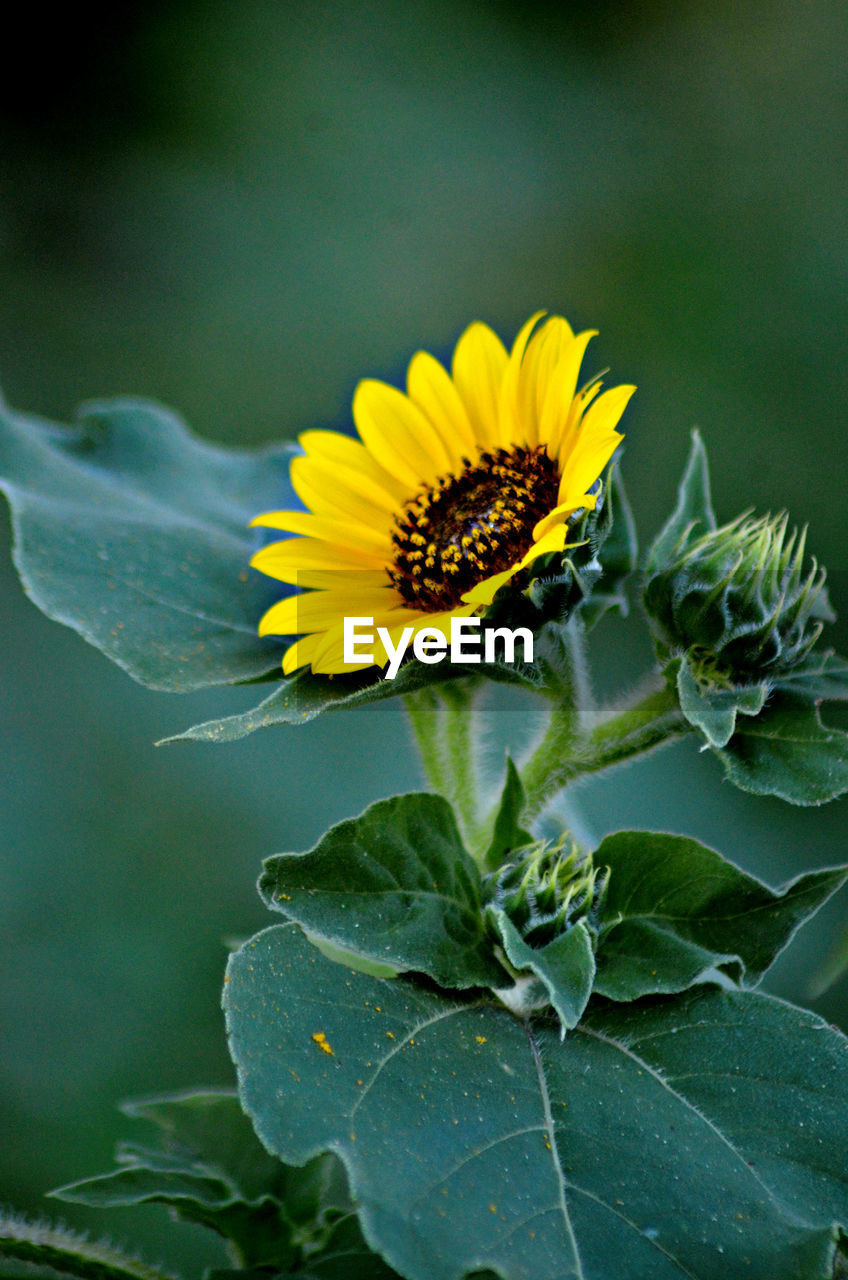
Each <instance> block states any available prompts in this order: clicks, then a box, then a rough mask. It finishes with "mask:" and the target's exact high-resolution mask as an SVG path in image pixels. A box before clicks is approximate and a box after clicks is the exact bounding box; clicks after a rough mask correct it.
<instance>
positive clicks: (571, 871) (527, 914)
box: [485, 836, 606, 946]
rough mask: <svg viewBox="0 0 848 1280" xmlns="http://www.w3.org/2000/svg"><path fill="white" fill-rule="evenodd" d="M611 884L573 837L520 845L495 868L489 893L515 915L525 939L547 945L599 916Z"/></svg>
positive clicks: (501, 907)
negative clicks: (600, 907) (608, 885)
mask: <svg viewBox="0 0 848 1280" xmlns="http://www.w3.org/2000/svg"><path fill="white" fill-rule="evenodd" d="M605 884H606V879H605V874H604V872H603V870H602V871H601V874H600V876H599V875H598V869H597V868H596V867H595V866H593V864H592V858H591V855H589V856H587V857H585V858H584V857H582V856H581V854H580V852H579V850H578V849H577V846H576V845H575V844H574V842H573V841H572V840H570V839H569V838H568V837H567V836H563V837H562V838H561V839H560V840H558V841H557V842H556V843H555V844H553V845H551V844H549V843H547V842H543V843H541V844H536V845H531V846H530V847H529V848H526V849H520V850H518V852H517V855H516V856H515V858H514V859H512V860H511V861H509V862H505V863H504V864H503V866H502V867H501V868H500V869H499V870H498V871H496V872H492V873H491V874H490V875H489V876H488V877H487V881H486V884H485V891H486V893H487V897H488V899H489V901H490V902H491V904H492V906H493V907H495V908H496V909H498V910H500V911H503V912H504V914H505V915H507V916H508V917H509V919H510V920H511V921H512V923H513V924H514V925H515V927H516V928H517V929H518V932H519V933H520V934H521V936H522V938H523V939H524V941H525V942H528V943H530V944H531V945H532V946H542V945H544V944H545V943H547V942H553V940H554V938H556V937H558V936H559V935H560V934H561V933H565V931H566V930H567V929H568V928H570V926H571V925H573V924H576V923H577V921H578V920H581V919H586V920H587V921H588V922H590V923H591V922H592V921H593V920H594V919H596V917H597V914H598V909H599V906H600V901H601V900H602V898H603V893H604V888H605Z"/></svg>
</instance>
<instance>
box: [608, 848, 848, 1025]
mask: <svg viewBox="0 0 848 1280" xmlns="http://www.w3.org/2000/svg"><path fill="white" fill-rule="evenodd" d="M594 861H595V863H596V865H597V866H598V867H603V866H607V867H609V872H610V874H609V879H608V881H607V887H606V895H605V897H604V901H603V908H602V917H601V929H600V936H599V939H598V946H597V956H596V960H597V976H596V979H595V990H596V991H598V992H600V993H601V994H602V995H605V996H609V997H610V998H611V999H613V1000H635V999H638V997H640V996H643V995H648V994H654V993H659V992H674V991H683V990H685V989H686V988H687V987H689V986H691V985H692V984H693V983H695V982H697V981H699V979H701V978H702V977H703V976H704V974H706V973H708V972H709V971H710V970H711V969H713V968H719V969H722V970H723V971H724V972H725V973H727V974H728V975H729V976H730V977H732V978H733V979H734V980H735V981H737V982H745V983H746V984H749V985H753V984H755V983H757V982H758V981H759V980H760V978H761V977H762V975H763V973H764V972H765V971H766V969H767V968H768V966H769V965H770V964H771V963H772V961H773V960H774V959H775V957H776V956H777V955H778V954H779V952H780V951H782V950H783V948H784V947H785V946H786V944H787V943H788V942H789V940H790V938H791V937H792V935H793V934H794V932H795V930H796V929H797V928H798V927H799V926H800V925H801V924H802V923H803V922H804V921H805V920H806V919H807V918H808V917H809V916H811V915H812V914H813V913H814V912H815V911H817V910H818V909H819V907H820V906H821V905H822V903H824V902H826V901H827V899H828V898H829V897H830V895H831V894H832V893H835V892H836V890H837V889H838V888H839V887H840V885H842V884H844V882H845V880H846V878H847V877H848V868H845V867H835V868H832V869H829V870H825V871H809V872H806V873H805V874H803V875H799V876H797V877H796V878H795V879H794V880H791V881H790V882H789V883H788V884H786V885H784V886H783V887H782V888H781V889H777V890H774V889H770V888H769V887H768V886H767V885H765V884H763V883H762V882H761V881H760V880H757V879H755V877H754V876H751V875H748V874H747V873H746V872H744V871H741V870H740V869H739V868H738V867H735V866H734V865H733V863H732V862H728V861H727V859H726V858H723V857H722V856H721V854H719V853H716V852H715V850H713V849H708V848H706V846H704V845H702V844H699V843H698V841H697V840H691V839H689V838H688V837H687V836H675V835H665V834H663V833H660V832H655V831H618V832H616V833H615V834H614V835H611V836H607V837H606V839H605V840H603V841H602V842H601V844H600V846H599V848H598V849H597V851H596V853H595V854H594Z"/></svg>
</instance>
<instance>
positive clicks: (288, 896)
mask: <svg viewBox="0 0 848 1280" xmlns="http://www.w3.org/2000/svg"><path fill="white" fill-rule="evenodd" d="M277 897H278V898H279V899H280V901H281V902H291V894H290V893H282V892H280V893H278V894H277Z"/></svg>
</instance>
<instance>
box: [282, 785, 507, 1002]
mask: <svg viewBox="0 0 848 1280" xmlns="http://www.w3.org/2000/svg"><path fill="white" fill-rule="evenodd" d="M259 887H260V891H261V893H262V895H263V897H264V898H265V901H266V902H267V904H268V906H269V907H273V908H274V909H275V910H277V911H280V912H282V913H283V915H285V916H288V917H289V918H290V919H292V920H296V921H297V922H298V923H299V924H301V925H303V926H304V928H305V929H307V930H308V931H309V932H310V933H311V934H315V935H317V936H318V937H320V938H322V939H326V940H327V941H328V942H331V943H333V944H334V945H335V946H338V947H343V948H347V949H349V950H352V951H355V952H357V953H358V954H360V955H363V956H365V957H367V958H368V959H370V960H375V961H379V962H382V963H388V964H390V965H392V966H393V967H394V968H396V969H415V970H419V971H420V972H422V973H427V974H429V975H430V977H432V978H434V979H435V980H436V982H439V983H441V984H442V985H443V986H447V987H472V986H481V985H487V984H489V983H494V984H495V985H497V986H503V985H504V983H505V981H506V972H505V970H504V969H503V968H502V966H501V965H500V964H499V963H498V962H497V960H496V959H495V956H494V949H493V945H492V942H491V940H490V939H489V937H488V936H487V933H486V930H485V925H484V921H483V910H482V903H481V886H480V873H479V871H478V868H477V865H476V863H475V862H474V860H473V858H472V857H471V856H470V854H468V853H466V851H465V848H464V847H463V844H462V840H461V838H460V834H459V830H458V828H457V825H456V819H455V818H454V815H453V810H452V809H451V807H450V805H449V804H448V802H447V801H446V800H444V799H443V798H442V797H441V796H437V795H426V794H414V795H405V796H393V797H391V799H388V800H379V801H378V802H377V803H376V804H373V805H371V807H370V808H369V809H366V811H365V813H363V814H362V815H361V816H360V817H358V818H353V819H349V820H348V821H346V822H341V823H339V825H338V826H335V827H333V828H331V830H330V831H328V832H327V833H326V835H325V836H323V837H322V839H321V840H320V841H319V843H318V844H317V845H316V846H315V848H314V849H312V850H310V852H309V853H300V854H298V853H283V854H279V855H277V856H276V857H273V858H269V859H268V861H267V862H266V863H265V872H264V874H263V876H262V878H261V879H260V882H259Z"/></svg>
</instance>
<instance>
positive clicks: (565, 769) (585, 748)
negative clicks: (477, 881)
mask: <svg viewBox="0 0 848 1280" xmlns="http://www.w3.org/2000/svg"><path fill="white" fill-rule="evenodd" d="M690 731H691V727H690V725H689V724H688V723H687V722H686V720H685V719H684V717H683V715H682V713H681V711H680V709H679V707H678V704H677V698H676V696H675V693H674V691H673V690H672V689H669V688H666V687H663V688H661V689H656V688H655V689H652V690H651V691H650V692H649V693H647V694H643V695H642V696H641V697H636V698H634V699H633V700H632V701H631V702H630V703H628V704H627V705H626V706H624V707H623V708H618V709H617V710H615V711H613V712H612V713H611V714H610V715H608V716H606V717H605V718H603V719H600V720H596V721H594V723H590V724H589V725H587V726H585V727H579V726H577V725H575V717H574V712H573V709H572V708H571V707H567V708H565V709H564V710H561V709H560V708H559V707H558V706H555V707H554V709H553V711H552V713H551V718H550V721H549V722H548V727H547V730H546V731H545V735H544V737H543V738H542V741H541V742H540V743H539V745H538V746H537V748H536V750H535V751H534V752H533V754H532V756H531V757H530V759H529V760H528V761H527V764H526V765H525V766H524V768H523V770H522V771H521V781H522V782H523V784H524V790H525V794H526V797H527V803H526V807H525V810H524V820H525V821H527V822H529V821H532V819H533V818H535V817H537V816H538V815H539V814H540V813H541V812H542V811H543V809H544V808H545V806H546V805H547V804H548V803H549V802H550V801H551V800H552V799H553V798H554V796H555V795H556V794H557V792H558V791H561V790H562V788H563V787H565V786H566V785H567V784H568V783H569V782H572V781H574V779H575V778H579V777H582V776H583V775H585V774H589V773H598V772H599V771H600V770H601V769H608V768H610V767H611V766H612V765H615V764H620V763H621V762H622V761H624V760H629V759H631V758H632V757H633V756H637V755H642V754H643V753H644V752H646V751H651V750H652V749H653V748H654V747H658V746H660V745H661V744H662V743H663V742H668V741H670V740H671V739H673V738H678V737H680V736H681V735H683V734H684V733H688V732H690Z"/></svg>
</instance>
